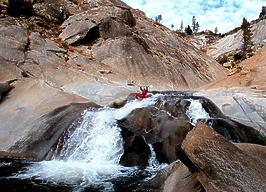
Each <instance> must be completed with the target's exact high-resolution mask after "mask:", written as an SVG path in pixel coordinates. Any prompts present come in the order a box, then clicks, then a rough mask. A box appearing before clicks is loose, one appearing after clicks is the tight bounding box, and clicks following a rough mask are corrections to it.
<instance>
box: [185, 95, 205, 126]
mask: <svg viewBox="0 0 266 192" xmlns="http://www.w3.org/2000/svg"><path fill="white" fill-rule="evenodd" d="M189 101H190V102H191V103H190V105H189V108H188V110H187V111H186V115H187V116H188V117H189V119H190V123H191V124H192V125H193V126H195V125H196V124H197V122H198V120H199V119H209V118H210V116H209V114H208V113H207V112H206V111H205V109H204V108H203V107H202V104H201V103H200V101H199V100H192V99H189Z"/></svg>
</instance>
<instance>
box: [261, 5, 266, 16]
mask: <svg viewBox="0 0 266 192" xmlns="http://www.w3.org/2000/svg"><path fill="white" fill-rule="evenodd" d="M265 16H266V6H262V8H261V12H260V18H262V19H263V18H264V17H265Z"/></svg>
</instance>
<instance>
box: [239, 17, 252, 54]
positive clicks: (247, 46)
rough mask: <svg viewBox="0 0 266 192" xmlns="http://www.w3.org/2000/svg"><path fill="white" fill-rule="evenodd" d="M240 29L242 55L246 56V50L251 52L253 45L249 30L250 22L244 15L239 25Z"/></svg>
mask: <svg viewBox="0 0 266 192" xmlns="http://www.w3.org/2000/svg"><path fill="white" fill-rule="evenodd" d="M241 29H242V31H243V53H244V57H246V54H247V53H248V52H251V51H252V50H251V47H252V45H253V43H252V40H251V35H252V34H251V30H250V23H249V22H248V21H247V19H246V18H245V17H244V18H243V21H242V25H241Z"/></svg>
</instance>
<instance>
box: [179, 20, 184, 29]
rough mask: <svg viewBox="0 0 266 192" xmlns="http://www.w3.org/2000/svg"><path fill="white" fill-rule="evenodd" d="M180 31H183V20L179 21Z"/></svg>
mask: <svg viewBox="0 0 266 192" xmlns="http://www.w3.org/2000/svg"><path fill="white" fill-rule="evenodd" d="M180 30H181V31H183V30H184V23H183V20H182V21H181V25H180Z"/></svg>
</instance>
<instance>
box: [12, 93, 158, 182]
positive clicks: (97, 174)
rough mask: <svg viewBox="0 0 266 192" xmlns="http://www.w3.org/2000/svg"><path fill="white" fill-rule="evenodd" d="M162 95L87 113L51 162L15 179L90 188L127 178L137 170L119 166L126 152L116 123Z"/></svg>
mask: <svg viewBox="0 0 266 192" xmlns="http://www.w3.org/2000/svg"><path fill="white" fill-rule="evenodd" d="M159 96H160V95H155V96H153V97H151V98H148V99H145V100H143V101H138V100H133V101H131V102H129V103H127V104H126V105H125V106H124V107H122V108H120V109H113V108H108V107H105V108H102V109H99V110H97V111H89V110H85V111H84V112H83V114H82V116H83V120H82V122H81V124H80V125H79V127H77V128H76V129H75V131H74V132H73V133H72V134H71V135H70V136H69V138H68V140H67V142H66V143H65V145H64V146H63V148H62V150H61V151H60V152H59V153H58V154H57V155H55V156H54V157H53V159H52V160H51V161H42V162H37V163H34V164H32V165H31V166H30V167H28V168H27V170H26V171H23V172H21V173H19V174H18V175H17V176H16V177H19V178H36V179H42V180H45V181H48V182H54V183H66V184H76V185H80V186H83V185H84V186H88V185H90V184H101V183H104V181H106V180H110V179H112V178H116V177H120V176H123V175H127V174H128V173H129V172H132V171H134V169H135V168H126V167H123V166H121V165H119V160H120V157H121V156H122V154H123V152H124V151H123V141H122V137H121V133H120V128H119V127H118V125H117V120H119V119H122V118H123V117H125V116H127V115H128V114H129V113H130V112H131V111H132V110H134V109H136V108H142V107H147V106H149V105H152V104H154V103H155V102H156V100H157V98H158V97H159Z"/></svg>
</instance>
